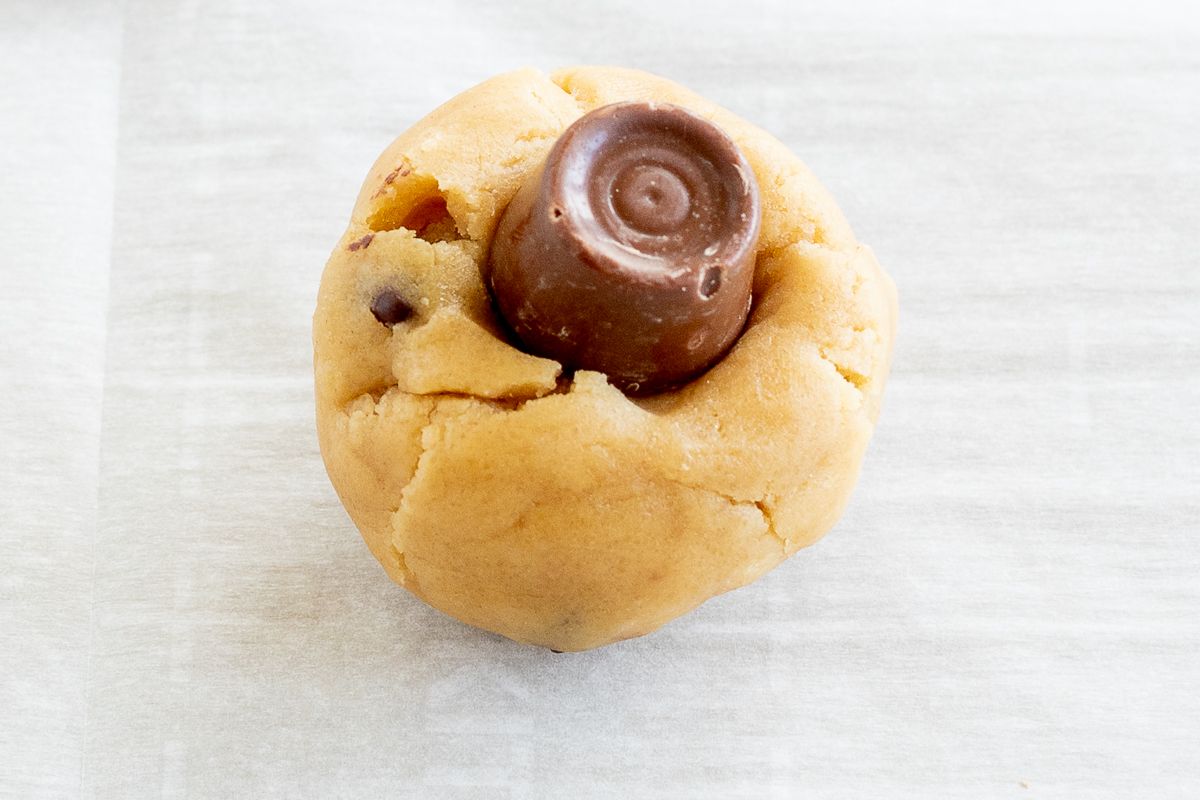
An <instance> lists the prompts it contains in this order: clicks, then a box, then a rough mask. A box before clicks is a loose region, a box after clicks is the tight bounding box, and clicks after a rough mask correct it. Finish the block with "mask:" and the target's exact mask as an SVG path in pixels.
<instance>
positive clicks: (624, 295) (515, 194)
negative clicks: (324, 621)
mask: <svg viewBox="0 0 1200 800" xmlns="http://www.w3.org/2000/svg"><path fill="white" fill-rule="evenodd" d="M895 318H896V296H895V289H894V287H893V285H892V283H891V281H890V280H889V279H888V277H887V275H886V274H885V273H884V272H883V270H882V269H880V267H879V265H878V263H877V262H876V260H875V257H874V254H873V253H872V252H871V250H870V249H869V248H867V247H866V246H864V245H862V244H860V243H859V242H858V241H857V240H856V239H855V237H854V234H853V232H852V230H851V228H850V226H849V225H848V223H847V222H846V220H845V218H844V217H843V216H842V214H841V212H840V211H839V210H838V208H837V206H836V204H835V203H834V202H833V200H832V199H831V198H830V197H829V195H828V193H827V192H826V191H825V190H824V188H823V187H822V186H821V185H820V183H819V182H818V181H817V180H816V178H815V177H814V176H813V175H812V173H811V172H809V170H808V169H807V167H805V166H804V164H803V163H802V162H801V161H800V160H799V159H797V158H796V157H795V156H794V155H793V154H792V153H791V152H790V151H789V150H788V149H787V148H786V147H785V146H784V145H782V144H781V143H780V142H779V141H778V140H776V139H774V138H773V137H771V136H770V135H768V134H766V133H765V132H763V131H762V130H760V129H759V128H757V127H755V126H753V125H751V124H750V123H747V122H745V121H744V120H742V119H740V118H738V117H736V116H734V115H733V114H730V113H729V112H728V111H725V110H724V109H722V108H720V107H718V106H716V105H714V104H712V103H710V102H708V101H707V100H705V99H704V98H702V97H700V96H698V95H696V94H694V93H692V92H690V91H688V90H686V89H684V88H683V87H681V86H679V85H677V84H674V83H672V82H670V81H667V80H665V79H662V78H658V77H655V76H653V75H649V74H646V73H643V72H638V71H635V70H626V69H617V68H594V67H582V68H570V69H564V70H560V71H559V72H556V73H554V74H552V75H549V76H546V75H543V74H541V73H538V72H535V71H533V70H522V71H518V72H514V73H508V74H504V75H500V76H497V77H495V78H493V79H491V80H489V81H486V82H484V83H483V84H480V85H479V86H476V87H474V88H472V89H469V90H468V91H466V92H464V93H462V94H461V95H459V96H457V97H455V98H453V99H451V100H450V101H449V102H447V103H446V104H444V105H443V106H441V107H439V108H438V109H436V110H434V111H433V112H431V113H430V114H429V115H428V116H427V117H425V118H424V119H422V120H420V121H419V122H417V123H416V124H415V125H414V126H413V127H412V128H410V129H409V130H408V131H406V132H405V133H403V134H401V135H400V136H399V137H398V138H397V139H396V140H395V141H394V142H393V143H392V144H391V145H390V146H389V147H388V148H387V149H386V150H385V151H384V152H383V154H382V155H381V156H380V157H379V159H378V160H377V161H376V163H375V165H374V166H373V168H372V169H371V171H370V173H369V174H368V176H367V178H366V180H365V181H364V183H363V187H362V190H361V191H360V193H359V197H358V200H357V202H356V204H355V207H354V211H353V214H352V216H351V220H350V224H349V226H348V227H347V230H346V233H345V235H344V236H343V238H342V240H341V241H340V242H339V243H338V245H337V247H336V248H335V249H334V252H333V254H332V255H331V257H330V259H329V262H328V264H327V266H326V269H325V273H324V275H323V277H322V281H321V287H320V292H319V295H318V301H317V309H316V313H315V315H314V320H313V340H314V351H315V354H314V369H315V377H316V393H317V430H318V435H319V439H320V444H321V452H322V455H323V457H324V460H325V464H326V467H327V469H328V472H329V475H330V479H331V481H332V483H333V485H334V488H335V489H336V490H337V492H338V495H339V496H340V498H341V500H342V502H343V504H344V505H345V507H346V510H347V512H348V513H349V515H350V517H351V519H352V520H353V521H354V523H355V524H356V525H357V527H358V528H359V530H360V531H361V533H362V535H363V538H364V540H365V541H366V543H367V545H368V546H369V547H370V549H371V551H372V553H373V554H374V555H375V557H376V558H377V559H378V560H379V561H380V563H381V564H382V565H383V567H384V568H385V569H386V570H387V572H388V574H389V575H390V576H391V577H392V578H393V579H394V580H395V581H397V582H398V583H400V584H402V585H403V586H404V587H405V588H406V589H408V590H409V591H411V592H412V593H413V594H415V595H417V596H418V597H420V598H422V599H423V600H425V601H426V602H427V603H429V604H430V605H431V606H433V607H435V608H437V609H440V610H441V611H444V612H446V613H447V614H450V615H452V616H454V617H456V618H458V619H460V620H462V621H464V622H467V623H469V624H471V625H475V626H478V627H481V628H484V629H487V630H490V631H495V632H497V633H501V634H503V635H505V636H508V637H510V638H512V639H515V640H517V641H520V642H527V643H531V644H537V645H541V646H544V647H548V648H551V649H554V650H559V651H576V650H585V649H588V648H591V647H597V646H600V645H604V644H608V643H611V642H614V641H618V640H621V639H627V638H630V637H634V636H639V635H643V634H646V633H648V632H650V631H653V630H655V629H656V628H658V627H660V626H661V625H663V624H664V623H666V622H668V621H670V620H672V619H674V618H676V617H678V616H679V615H681V614H683V613H685V612H687V611H688V610H690V609H692V608H694V607H695V606H697V605H699V604H700V603H702V602H704V601H705V600H706V599H708V598H710V597H712V596H714V595H716V594H720V593H721V592H725V591H728V590H730V589H734V588H737V587H739V586H743V585H745V584H747V583H750V582H751V581H753V580H754V579H756V578H757V577H759V576H760V575H762V574H763V573H765V572H767V571H768V570H770V569H771V568H772V567H774V566H775V565H777V564H778V563H779V562H781V561H782V560H783V559H785V558H787V557H788V556H789V555H791V554H792V553H794V552H795V551H796V550H798V549H800V548H802V547H805V546H807V545H809V544H811V543H813V542H815V541H816V540H817V539H819V538H820V537H821V536H822V535H823V534H824V533H825V532H826V531H827V530H828V529H829V528H830V527H831V526H832V525H833V524H834V523H835V522H836V520H837V518H838V516H839V515H840V514H841V511H842V509H843V508H844V507H845V504H846V502H847V501H848V498H849V495H850V492H851V490H852V488H853V486H854V482H855V479H856V477H857V474H858V470H859V466H860V464H861V462H862V458H863V456H864V453H865V451H866V447H867V443H868V441H869V439H870V436H871V433H872V431H873V429H874V424H875V420H876V418H877V416H878V412H879V408H880V403H881V400H882V394H883V387H884V383H885V380H886V376H887V373H888V368H889V364H890V358H891V351H892V342H893V339H894V332H895Z"/></svg>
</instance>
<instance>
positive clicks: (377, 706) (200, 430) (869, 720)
mask: <svg viewBox="0 0 1200 800" xmlns="http://www.w3.org/2000/svg"><path fill="white" fill-rule="evenodd" d="M828 5H837V8H831V7H827V6H828ZM1198 45H1200V26H1198V25H1197V23H1196V20H1195V18H1194V12H1192V11H1191V10H1190V6H1189V5H1188V4H1184V3H1175V4H1171V3H1164V2H1158V3H1154V2H1151V3H1144V2H1143V3H1137V4H1115V3H1114V4H1103V3H1101V4H1082V3H1070V4H1054V3H1032V2H1024V3H1022V2H1017V3H1003V4H996V3H983V2H975V3H960V4H953V5H951V4H937V3H932V2H927V3H921V4H916V5H901V4H891V3H885V2H883V0H874V2H868V3H851V4H826V5H820V6H818V5H813V4H803V3H792V2H786V0H778V2H765V1H764V2H757V1H756V0H747V2H742V3H737V4H732V5H731V4H725V3H722V4H692V3H688V2H683V1H682V0H680V2H663V3H647V2H615V3H601V2H573V3H550V2H544V3H543V2H536V3H521V4H503V3H482V2H479V3H473V2H465V0H459V1H458V2H425V3H415V2H383V0H367V1H365V2H358V3H354V4H338V3H319V2H316V1H315V0H311V1H310V2H302V3H287V4H285V3H281V2H280V3H272V2H257V3H239V2H235V1H234V0H214V2H204V3H201V2H194V1H186V2H185V1H184V0H179V1H178V2H151V1H150V0H130V1H129V2H127V3H124V4H118V3H116V2H111V1H106V2H84V0H77V2H49V1H47V0H42V1H41V2H34V0H4V2H3V5H0V69H2V71H3V75H4V84H3V85H4V89H3V91H0V174H2V175H3V187H4V188H3V194H2V196H0V258H2V261H0V269H2V270H3V272H2V274H0V334H2V337H3V338H2V339H0V380H2V381H3V390H4V391H3V398H4V399H3V402H2V403H0V437H2V438H0V796H2V797H12V798H27V797H72V798H73V797H88V798H105V799H107V798H132V797H167V798H179V797H188V798H220V797H256V798H258V797H297V798H329V797H348V798H371V797H406V798H407V797H412V798H465V797H486V798H534V797H538V798H542V797H545V798H576V797H656V798H657V797H667V798H692V797H722V798H731V797H736V798H769V797H779V798H791V797H821V798H826V797H914V798H915V797H920V798H928V797H939V798H941V797H969V798H990V797H1014V798H1023V797H1039V798H1041V797H1072V798H1076V797H1114V798H1115V797H1120V798H1130V797H1153V798H1166V797H1180V798H1183V797H1196V796H1200V766H1197V764H1198V763H1200V762H1198V760H1197V758H1196V753H1197V748H1198V743H1200V693H1198V691H1197V678H1198V677H1200V622H1198V611H1200V578H1198V573H1200V523H1198V520H1200V491H1198V489H1197V486H1198V485H1200V465H1198V462H1200V424H1198V423H1197V409H1198V408H1200V269H1198V267H1200V263H1198V257H1197V253H1198V252H1200V235H1198V234H1197V227H1198V225H1197V221H1198V220H1200V197H1198V191H1197V186H1198V185H1200V148H1198V147H1197V145H1196V142H1198V141H1200V102H1198V101H1197V98H1200V56H1198V55H1197V53H1200V47H1198ZM588 62H592V63H619V64H628V65H633V66H639V67H642V68H645V69H649V70H652V71H655V72H659V73H662V74H665V75H667V76H670V77H673V78H675V79H677V80H680V81H682V82H684V83H686V84H688V85H689V86H691V87H692V88H694V89H696V90H697V91H699V92H701V93H703V94H706V95H708V96H710V97H712V98H714V99H715V100H717V101H719V102H722V103H723V104H725V105H727V106H729V107H730V108H731V109H733V110H734V111H736V112H738V113H740V114H742V115H744V116H745V117H747V118H749V119H752V120H755V121H757V122H758V123H760V124H761V125H763V126H764V127H766V128H767V129H769V130H770V131H772V132H773V133H775V134H776V135H777V136H779V137H780V138H781V139H782V140H783V141H784V142H786V143H787V144H788V145H789V146H791V147H792V148H794V149H795V150H796V152H798V153H799V154H800V155H801V157H802V158H804V159H805V160H806V161H807V162H808V163H809V165H810V166H812V168H813V169H814V170H815V171H816V173H817V174H818V175H819V176H821V177H822V179H823V180H824V181H825V182H826V183H827V185H828V186H829V188H830V189H831V190H832V191H833V193H834V195H835V196H836V197H837V198H838V199H839V201H840V202H841V204H842V206H843V209H844V210H845V212H846V214H847V216H848V217H849V218H850V220H851V221H852V223H853V224H854V226H855V228H856V230H857V233H858V234H859V236H860V238H861V239H862V240H864V241H866V242H868V243H870V244H871V245H873V246H874V247H875V249H876V251H877V253H878V255H879V258H880V260H881V262H882V263H884V264H885V265H886V266H887V268H888V269H889V270H890V272H891V273H892V275H893V276H894V277H895V279H896V282H897V284H898V285H899V288H900V294H901V309H902V319H901V326H900V338H899V346H898V350H897V354H896V361H895V370H894V375H893V378H892V382H891V384H890V387H889V389H888V395H887V398H886V407H885V410H884V414H883V417H882V419H881V421H880V426H879V430H878V433H877V435H876V438H875V440H874V442H873V444H872V446H871V450H870V452H869V454H868V458H867V462H866V465H865V468H864V471H863V475H862V479H861V483H860V485H859V487H858V489H857V490H856V493H855V496H854V498H853V500H852V502H851V505H850V508H849V510H848V512H847V513H846V515H845V517H844V518H843V520H842V521H841V522H840V523H839V524H838V526H837V527H836V528H835V530H834V531H833V532H832V533H831V534H830V535H829V536H828V537H827V538H826V539H825V540H824V541H822V542H821V543H819V544H818V545H816V546H815V547H813V548H811V549H809V550H806V551H803V552H801V553H800V554H799V555H798V556H796V557H795V558H794V559H792V560H791V561H790V562H788V563H787V564H785V565H784V566H783V567H781V568H780V569H778V570H776V571H775V572H774V573H772V574H771V575H769V576H768V577H766V578H765V579H763V580H762V581H760V582H758V583H757V584H755V585H754V586H752V587H749V588H747V589H744V590H741V591H738V592H735V593H732V594H730V595H726V596H724V597H721V598H718V599H716V600H714V601H712V602H710V603H708V604H706V605H705V606H703V607H702V608H701V609H699V610H698V611H697V612H695V613H693V614H691V615H690V616H687V617H685V618H683V619H681V620H679V621H677V622H675V623H672V624H671V625H669V626H667V627H666V628H665V629H663V630H662V631H660V632H659V633H656V634H654V635H652V636H649V637H646V638H644V639H640V640H636V641H631V642H626V643H622V644H619V645H615V646H612V647H609V648H606V649H603V650H600V651H596V652H591V653H586V654H582V655H554V654H552V653H549V652H546V651H542V650H536V649H531V648H525V647H522V646H519V645H516V644H513V643H510V642H508V641H506V640H503V639H500V638H498V637H495V636H492V635H489V634H486V633H482V632H479V631H476V630H473V629H470V628H467V627H465V626H463V625H460V624H459V623H457V622H455V621H453V620H451V619H448V618H446V617H444V616H442V615H441V614H439V613H437V612H435V611H432V610H430V609H429V608H427V607H425V606H424V605H422V604H421V603H420V602H419V601H416V600H415V599H413V598H411V597H410V596H408V595H407V594H406V593H404V592H403V590H401V589H399V588H398V587H396V586H394V585H392V584H391V583H390V582H389V581H388V580H387V578H386V577H385V575H384V573H383V571H382V570H381V569H380V568H379V567H378V566H377V565H376V563H375V562H374V560H373V559H372V558H371V556H370V555H369V553H368V552H367V549H366V547H365V546H364V545H363V544H362V542H361V540H360V538H359V536H358V534H357V533H356V532H355V530H354V528H353V526H352V525H351V523H350V521H349V520H348V518H347V517H346V515H345V513H344V512H343V511H342V509H341V507H340V505H339V504H338V501H337V499H336V497H335V495H334V493H333V490H332V489H331V487H330V485H329V483H328V480H327V479H326V477H325V474H324V470H323V467H322V464H321V461H320V457H319V455H318V453H317V448H316V441H315V435H314V431H313V420H312V417H313V407H312V406H313V402H312V390H311V375H310V373H311V361H310V338H309V336H310V332H309V331H310V327H309V326H310V315H311V312H312V308H313V304H314V301H315V293H316V288H317V283H318V280H319V275H320V271H321V268H322V266H323V264H324V261H325V259H326V257H327V255H328V252H329V250H330V248H331V247H332V246H333V244H334V243H335V241H336V239H337V237H338V235H339V234H340V232H341V230H342V228H343V226H344V224H345V220H346V216H347V214H348V213H349V210H350V206H351V204H352V201H353V198H354V196H355V193H356V192H357V189H358V185H359V181H360V180H361V179H362V176H363V175H364V174H365V172H366V170H367V168H368V166H369V165H370V163H371V162H372V160H373V159H374V157H375V156H376V154H377V153H378V152H379V151H380V150H381V149H382V148H383V147H384V146H385V145H386V144H387V143H388V142H389V141H390V139H391V138H392V137H393V136H394V135H395V134H396V133H398V132H399V131H400V130H402V129H403V128H405V127H406V126H407V125H409V124H411V123H412V122H413V121H415V120H416V119H417V118H418V117H420V116H421V115H423V114H424V113H425V112H427V111H428V110H429V109H431V108H432V107H433V106H435V105H437V104H438V103H440V102H441V101H443V100H445V99H446V98H448V97H450V96H451V95H453V94H454V93H456V92H458V91H460V90H462V89H464V88H466V87H468V86H470V85H472V84H474V83H476V82H477V81H479V80H482V79H484V78H486V77H487V76H489V75H491V74H494V73H496V72H499V71H502V70H506V69H511V68H515V67H517V66H522V65H526V64H529V65H533V66H537V67H540V68H543V69H547V70H548V69H552V68H554V67H556V66H560V65H564V64H570V63H588Z"/></svg>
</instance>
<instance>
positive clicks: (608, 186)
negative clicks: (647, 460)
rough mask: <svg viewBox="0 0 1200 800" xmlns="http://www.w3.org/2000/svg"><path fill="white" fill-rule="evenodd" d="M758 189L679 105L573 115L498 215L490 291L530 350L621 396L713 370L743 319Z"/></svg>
mask: <svg viewBox="0 0 1200 800" xmlns="http://www.w3.org/2000/svg"><path fill="white" fill-rule="evenodd" d="M760 216H761V212H760V209H759V197H758V186H757V184H756V183H755V180H754V174H753V172H752V171H751V170H750V167H749V166H748V165H747V163H746V160H745V158H744V157H743V156H742V154H741V152H740V151H739V150H738V149H737V147H736V145H734V143H733V142H732V141H731V140H730V139H729V138H728V137H727V136H726V135H725V134H724V133H723V132H722V131H721V130H720V129H719V128H718V127H716V126H715V125H713V124H712V123H710V122H708V121H707V120H705V119H703V118H701V117H699V116H697V115H695V114H693V113H691V112H689V111H686V110H684V109H682V108H679V107H677V106H672V105H667V104H658V103H617V104H614V105H609V106H605V107H603V108H599V109H597V110H595V111H593V112H591V113H590V114H587V115H586V116H584V117H582V118H581V119H580V120H578V121H577V122H576V123H575V124H574V125H572V126H571V127H570V128H568V129H567V130H566V132H565V133H564V134H563V135H562V136H561V137H560V138H559V139H558V141H557V142H556V143H555V145H554V147H553V148H552V149H551V150H550V153H549V155H548V156H547V158H546V161H545V163H544V164H543V165H542V167H541V169H540V171H539V172H537V173H536V174H535V175H534V176H532V177H531V178H530V179H529V180H528V181H526V182H525V184H524V185H523V186H522V188H521V190H520V191H519V192H518V193H517V196H516V197H515V198H514V199H513V202H512V203H511V204H510V206H509V207H508V209H507V210H506V211H505V213H504V216H503V217H502V218H501V220H500V224H499V226H498V229H497V232H496V235H495V237H494V239H493V243H492V251H491V254H490V259H489V264H490V274H489V282H490V285H491V289H492V293H493V295H494V297H495V299H496V304H497V306H498V308H499V310H500V313H501V315H502V316H503V318H504V319H505V321H506V322H507V323H508V325H509V326H510V327H511V328H512V331H513V333H514V334H515V335H516V337H517V338H518V339H519V340H520V341H521V342H522V344H523V345H524V346H525V347H527V348H529V349H530V350H531V351H532V352H534V353H537V354H539V355H543V356H547V357H549V358H553V359H555V360H557V361H560V362H562V363H563V364H564V365H566V366H567V367H570V368H579V369H591V370H597V371H600V372H604V373H606V374H607V375H608V377H609V379H610V380H611V381H612V382H613V384H614V385H616V386H618V387H620V388H621V389H622V390H624V391H625V392H627V393H629V394H649V393H653V392H656V391H661V390H664V389H668V388H671V387H672V386H674V385H677V384H679V383H682V382H683V381H686V380H688V379H689V378H692V377H694V376H695V375H697V374H698V373H699V372H701V371H703V370H704V369H706V368H707V367H709V366H710V365H712V364H713V362H715V361H716V360H717V359H719V358H720V357H721V356H722V355H723V354H724V353H725V352H726V351H727V350H728V349H729V348H730V347H731V346H732V344H733V343H734V341H735V340H736V339H737V337H738V335H739V334H740V332H741V330H742V327H743V325H744V324H745V321H746V316H747V314H748V312H749V307H750V288H751V282H752V278H753V272H754V253H755V246H756V244H757V240H758V230H759V220H760Z"/></svg>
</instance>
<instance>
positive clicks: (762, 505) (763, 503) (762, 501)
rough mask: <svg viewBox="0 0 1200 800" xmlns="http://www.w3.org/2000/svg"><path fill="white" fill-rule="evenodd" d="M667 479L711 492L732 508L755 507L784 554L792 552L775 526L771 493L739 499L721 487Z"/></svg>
mask: <svg viewBox="0 0 1200 800" xmlns="http://www.w3.org/2000/svg"><path fill="white" fill-rule="evenodd" d="M667 480H668V481H670V482H671V483H673V484H675V485H677V486H682V487H683V488H685V489H690V490H692V491H694V492H705V493H706V494H710V495H712V496H713V497H716V498H718V499H720V500H724V501H725V502H726V503H728V504H729V505H730V506H731V507H732V508H745V509H754V510H755V511H757V512H758V514H759V516H761V517H762V520H763V523H764V524H765V525H766V526H767V534H768V535H769V536H770V537H771V538H773V539H775V540H776V541H777V542H779V546H780V548H781V549H782V550H783V555H784V556H785V557H786V556H787V555H788V554H789V553H790V552H791V542H789V541H788V538H787V537H786V536H784V535H782V534H781V533H780V532H779V530H778V529H777V528H776V527H775V515H774V512H773V511H772V510H771V506H770V505H769V504H768V502H767V501H768V499H769V498H770V495H769V494H764V495H763V496H762V497H761V498H758V499H753V500H739V499H738V498H736V497H734V496H733V495H731V494H728V493H727V492H722V491H721V490H719V489H713V488H711V487H708V486H697V485H695V484H692V483H688V482H687V481H681V480H679V479H678V478H668V479H667Z"/></svg>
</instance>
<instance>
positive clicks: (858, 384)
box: [818, 347, 871, 394]
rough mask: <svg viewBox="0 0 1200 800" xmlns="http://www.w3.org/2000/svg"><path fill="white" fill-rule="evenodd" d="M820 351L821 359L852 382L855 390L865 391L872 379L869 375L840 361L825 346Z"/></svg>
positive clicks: (860, 392) (843, 378) (844, 378)
mask: <svg viewBox="0 0 1200 800" xmlns="http://www.w3.org/2000/svg"><path fill="white" fill-rule="evenodd" d="M818 353H819V354H820V356H821V360H822V361H824V362H825V363H827V364H829V365H830V366H832V367H833V369H834V371H836V372H837V374H838V375H840V376H841V378H842V380H844V381H845V382H846V383H848V384H850V386H851V387H853V388H854V390H855V391H856V392H858V393H859V394H862V393H863V391H864V390H865V388H866V385H867V383H868V382H869V381H870V380H871V379H870V377H869V376H867V375H863V374H862V373H861V372H856V371H855V370H853V369H851V368H850V367H847V366H845V365H843V364H840V363H838V361H837V359H835V358H833V357H832V356H830V355H829V353H828V352H827V351H826V350H825V348H824V347H821V348H819V349H818Z"/></svg>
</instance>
